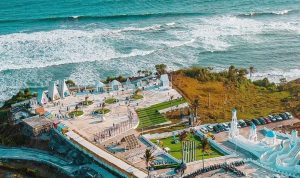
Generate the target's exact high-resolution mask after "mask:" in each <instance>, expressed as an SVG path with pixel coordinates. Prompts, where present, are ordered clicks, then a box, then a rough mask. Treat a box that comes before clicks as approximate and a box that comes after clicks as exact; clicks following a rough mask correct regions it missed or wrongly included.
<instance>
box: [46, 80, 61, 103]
mask: <svg viewBox="0 0 300 178" xmlns="http://www.w3.org/2000/svg"><path fill="white" fill-rule="evenodd" d="M48 97H49V99H50V100H51V101H55V100H58V99H60V95H59V93H58V90H57V87H56V84H55V82H53V81H51V82H49V87H48Z"/></svg>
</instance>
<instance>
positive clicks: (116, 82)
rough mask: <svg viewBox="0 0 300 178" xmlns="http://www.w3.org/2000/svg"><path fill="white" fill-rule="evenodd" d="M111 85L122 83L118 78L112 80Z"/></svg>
mask: <svg viewBox="0 0 300 178" xmlns="http://www.w3.org/2000/svg"><path fill="white" fill-rule="evenodd" d="M110 85H112V86H113V85H122V84H121V83H120V82H119V81H118V80H113V81H112V82H110Z"/></svg>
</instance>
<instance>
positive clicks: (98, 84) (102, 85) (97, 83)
mask: <svg viewBox="0 0 300 178" xmlns="http://www.w3.org/2000/svg"><path fill="white" fill-rule="evenodd" d="M104 86H105V84H104V83H102V82H100V81H96V87H104Z"/></svg>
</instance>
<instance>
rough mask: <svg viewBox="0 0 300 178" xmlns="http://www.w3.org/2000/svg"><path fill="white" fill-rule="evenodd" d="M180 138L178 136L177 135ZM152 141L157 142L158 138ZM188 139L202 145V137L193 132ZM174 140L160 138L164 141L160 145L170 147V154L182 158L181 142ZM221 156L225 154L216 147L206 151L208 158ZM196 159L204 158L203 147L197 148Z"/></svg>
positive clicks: (205, 157)
mask: <svg viewBox="0 0 300 178" xmlns="http://www.w3.org/2000/svg"><path fill="white" fill-rule="evenodd" d="M176 138H177V139H178V137H176ZM150 141H151V142H153V143H154V144H157V143H156V141H157V139H153V140H150ZM186 141H196V145H197V147H198V145H201V141H200V138H199V137H198V136H196V135H193V134H191V133H189V135H188V137H187V140H186ZM172 142H173V137H167V138H164V139H160V143H162V144H163V145H159V146H160V147H169V148H170V151H169V154H170V155H172V156H173V157H175V158H177V159H179V160H180V159H182V152H181V148H182V147H181V142H179V143H177V144H175V143H172ZM219 156H223V155H222V154H221V153H219V152H218V151H217V150H215V149H214V148H212V147H210V149H209V150H208V151H207V153H204V159H208V158H214V157H219ZM196 159H197V160H202V151H201V149H199V148H197V150H196Z"/></svg>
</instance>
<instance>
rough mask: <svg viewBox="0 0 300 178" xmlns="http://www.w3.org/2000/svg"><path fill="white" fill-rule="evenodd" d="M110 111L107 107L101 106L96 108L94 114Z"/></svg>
mask: <svg viewBox="0 0 300 178" xmlns="http://www.w3.org/2000/svg"><path fill="white" fill-rule="evenodd" d="M109 112H110V109H107V108H103V109H97V110H96V111H95V113H96V114H107V113H109Z"/></svg>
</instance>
